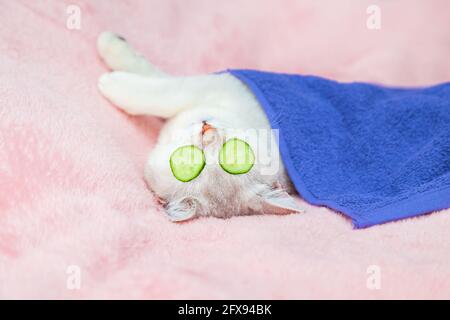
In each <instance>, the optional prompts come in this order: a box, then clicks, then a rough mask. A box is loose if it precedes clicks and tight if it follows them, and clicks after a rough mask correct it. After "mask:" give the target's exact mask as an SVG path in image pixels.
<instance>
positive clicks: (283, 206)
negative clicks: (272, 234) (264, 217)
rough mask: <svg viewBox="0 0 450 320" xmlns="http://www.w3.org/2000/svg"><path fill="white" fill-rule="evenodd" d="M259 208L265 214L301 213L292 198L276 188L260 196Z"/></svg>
mask: <svg viewBox="0 0 450 320" xmlns="http://www.w3.org/2000/svg"><path fill="white" fill-rule="evenodd" d="M260 197H261V201H262V202H261V207H262V210H263V212H264V213H266V214H291V213H303V212H305V210H304V209H302V208H300V207H299V206H298V204H297V203H296V202H295V200H294V198H293V197H292V196H290V195H289V194H288V193H287V192H286V191H284V190H283V189H281V188H277V189H274V190H271V191H269V192H266V193H264V194H262V195H261V196H260Z"/></svg>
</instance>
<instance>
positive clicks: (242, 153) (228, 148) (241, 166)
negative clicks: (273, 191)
mask: <svg viewBox="0 0 450 320" xmlns="http://www.w3.org/2000/svg"><path fill="white" fill-rule="evenodd" d="M219 163H220V166H221V167H222V169H223V170H225V171H226V172H228V173H231V174H243V173H247V172H249V171H250V169H251V168H252V167H253V165H254V163H255V154H254V153H253V150H252V148H251V147H250V145H249V144H248V143H247V142H245V141H243V140H240V139H237V138H233V139H230V140H228V141H227V142H225V143H224V144H223V146H222V149H221V150H220V152H219Z"/></svg>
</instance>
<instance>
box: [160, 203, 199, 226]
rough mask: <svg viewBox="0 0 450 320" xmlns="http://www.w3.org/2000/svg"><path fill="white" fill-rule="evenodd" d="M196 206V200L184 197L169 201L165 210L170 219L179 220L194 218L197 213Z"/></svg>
mask: <svg viewBox="0 0 450 320" xmlns="http://www.w3.org/2000/svg"><path fill="white" fill-rule="evenodd" d="M198 206H199V204H198V201H196V200H195V199H193V198H189V197H185V198H181V199H178V200H174V201H171V202H169V203H168V204H167V205H166V207H165V210H166V213H167V216H168V217H169V219H170V220H171V221H173V222H181V221H186V220H190V219H192V218H194V217H195V216H196V214H197V209H198Z"/></svg>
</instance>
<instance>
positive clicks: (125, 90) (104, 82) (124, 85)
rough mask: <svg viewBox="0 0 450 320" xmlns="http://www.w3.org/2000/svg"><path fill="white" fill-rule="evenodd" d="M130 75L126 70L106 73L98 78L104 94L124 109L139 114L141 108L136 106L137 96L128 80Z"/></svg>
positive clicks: (99, 87) (99, 86)
mask: <svg viewBox="0 0 450 320" xmlns="http://www.w3.org/2000/svg"><path fill="white" fill-rule="evenodd" d="M127 78H128V75H127V74H126V73H125V72H119V71H116V72H109V73H105V74H104V75H102V76H101V77H100V78H99V79H98V89H99V90H100V92H101V93H102V95H103V96H104V97H105V98H107V99H108V100H109V101H111V102H112V103H113V104H114V105H116V106H117V107H119V108H120V109H122V110H123V111H125V112H127V113H129V114H132V115H137V114H139V113H140V112H139V109H138V108H136V107H135V106H136V103H137V102H136V101H135V99H136V97H135V94H134V92H133V90H132V88H130V86H129V81H127Z"/></svg>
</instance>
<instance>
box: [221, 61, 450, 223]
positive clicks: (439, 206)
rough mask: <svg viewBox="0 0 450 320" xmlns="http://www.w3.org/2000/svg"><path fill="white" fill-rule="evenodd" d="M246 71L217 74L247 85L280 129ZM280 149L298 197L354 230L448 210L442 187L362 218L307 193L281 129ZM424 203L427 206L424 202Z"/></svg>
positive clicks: (449, 200) (449, 201) (449, 198)
mask: <svg viewBox="0 0 450 320" xmlns="http://www.w3.org/2000/svg"><path fill="white" fill-rule="evenodd" d="M245 71H251V70H246V69H226V70H225V71H220V73H223V72H228V73H230V74H231V75H233V76H234V77H236V78H237V79H238V80H240V81H241V82H242V83H244V84H245V85H246V86H248V87H249V89H250V90H251V91H252V92H253V94H254V95H255V97H256V99H257V100H258V102H259V103H260V104H261V106H262V107H263V109H264V111H265V112H266V115H267V118H268V119H269V122H270V124H271V127H272V128H273V129H280V128H279V127H278V126H277V123H276V121H275V119H276V114H275V112H274V111H273V108H272V106H271V105H270V103H269V102H268V101H267V99H266V98H265V96H264V94H263V93H262V91H261V90H260V89H259V87H258V86H257V85H256V84H255V83H254V82H253V81H252V80H251V79H249V78H247V77H245V76H244V75H242V74H241V73H240V72H245ZM279 149H280V154H281V156H282V159H283V163H284V166H285V167H286V170H287V172H288V174H289V176H290V177H291V180H292V182H293V183H294V186H295V188H296V189H297V191H298V192H299V194H300V195H301V197H302V198H303V199H305V200H306V201H307V202H309V203H311V204H313V205H319V206H325V207H328V208H330V209H332V210H335V211H338V212H340V213H342V214H343V215H345V216H347V217H349V218H350V219H351V220H352V223H353V227H354V228H356V229H362V228H367V227H370V226H373V225H376V224H381V223H386V222H392V221H397V220H401V219H404V218H410V217H415V216H419V215H424V214H429V213H432V212H433V211H439V210H444V209H447V208H449V207H450V188H445V189H442V190H437V191H433V192H429V193H423V194H419V195H417V196H416V197H414V198H409V199H405V200H404V201H401V202H396V203H394V204H390V205H386V206H384V207H380V208H377V209H376V210H374V211H372V212H366V213H364V214H365V215H366V216H365V217H363V216H361V215H360V214H358V213H357V212H354V211H352V210H350V209H349V208H346V207H343V206H341V205H339V204H338V203H336V202H334V201H330V200H319V199H317V198H316V197H315V196H314V194H312V193H311V192H309V190H308V189H307V187H306V186H305V185H304V184H303V183H302V179H301V177H300V176H299V175H298V173H297V170H296V169H295V167H294V165H293V163H292V158H291V156H290V154H289V150H288V148H287V144H286V142H285V140H284V138H283V135H282V132H281V130H279ZM446 195H447V198H446ZM424 201H425V202H426V203H423V202H424ZM430 203H432V204H433V205H431V204H430ZM399 210H405V211H407V212H408V213H405V214H401V213H400V214H399V213H398V211H399ZM361 214H363V213H361Z"/></svg>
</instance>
